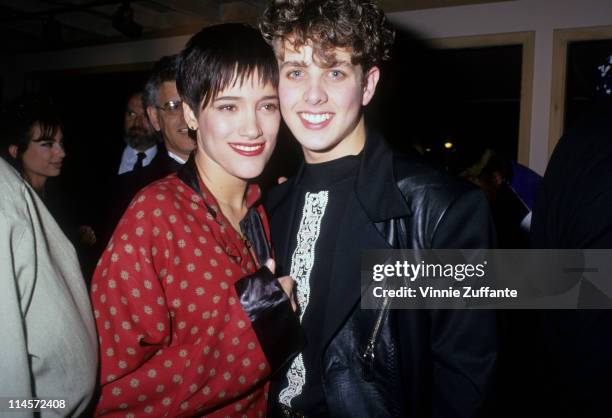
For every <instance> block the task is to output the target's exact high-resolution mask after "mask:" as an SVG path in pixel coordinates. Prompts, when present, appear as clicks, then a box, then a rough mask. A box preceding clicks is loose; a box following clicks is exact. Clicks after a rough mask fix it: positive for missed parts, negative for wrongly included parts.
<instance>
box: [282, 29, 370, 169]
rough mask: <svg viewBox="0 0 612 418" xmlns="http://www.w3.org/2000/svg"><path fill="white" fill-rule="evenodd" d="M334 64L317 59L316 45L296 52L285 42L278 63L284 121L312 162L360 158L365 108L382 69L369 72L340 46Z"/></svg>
mask: <svg viewBox="0 0 612 418" xmlns="http://www.w3.org/2000/svg"><path fill="white" fill-rule="evenodd" d="M330 52H332V53H331V54H330V55H332V56H333V57H334V59H333V60H332V61H333V62H331V63H330V65H327V64H325V63H321V62H319V61H318V60H316V58H315V57H313V49H312V46H309V45H304V46H303V47H301V48H300V49H298V50H297V51H296V50H294V49H293V48H292V46H291V43H290V42H287V41H286V42H285V44H284V46H283V51H282V53H281V54H278V55H280V56H282V59H280V60H279V66H280V81H279V87H278V94H279V98H280V105H281V112H282V114H283V119H284V120H285V122H286V123H287V126H289V129H291V132H292V133H293V135H294V136H295V138H296V139H297V140H298V142H299V143H300V144H301V145H302V150H303V152H304V157H305V159H306V161H307V162H309V163H319V162H325V161H331V160H335V159H337V158H340V157H343V156H346V155H356V154H358V153H359V152H360V151H361V150H362V149H363V146H364V144H365V126H364V122H363V113H362V107H363V106H365V105H367V104H368V103H369V102H370V100H371V99H372V96H373V95H374V91H375V89H376V84H377V82H378V76H379V70H378V68H377V67H372V68H371V69H370V70H369V71H368V72H367V73H366V74H364V73H363V70H362V68H361V66H360V65H354V64H352V63H351V54H350V52H349V51H348V50H346V49H341V48H336V49H335V50H334V51H330Z"/></svg>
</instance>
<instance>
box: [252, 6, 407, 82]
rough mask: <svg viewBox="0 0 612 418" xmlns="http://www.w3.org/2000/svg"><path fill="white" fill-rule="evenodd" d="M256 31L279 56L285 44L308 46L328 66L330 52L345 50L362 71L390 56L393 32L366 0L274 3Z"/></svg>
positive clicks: (377, 10) (382, 14) (376, 8)
mask: <svg viewBox="0 0 612 418" xmlns="http://www.w3.org/2000/svg"><path fill="white" fill-rule="evenodd" d="M259 28H260V29H261V33H262V34H263V36H264V38H265V39H266V40H267V41H268V42H269V43H270V44H272V45H273V46H274V49H275V51H276V53H277V54H278V55H280V57H282V54H283V46H284V44H285V42H286V41H287V42H289V44H290V45H291V46H292V47H293V48H295V49H299V48H301V47H302V46H304V45H306V44H308V43H309V42H310V43H312V47H313V49H314V55H315V58H317V59H318V60H320V61H321V62H323V63H324V64H328V65H330V64H331V63H332V62H333V58H334V57H333V53H331V51H333V49H335V48H347V49H349V50H350V51H351V55H352V63H353V64H354V65H361V67H362V69H363V70H364V71H367V70H369V69H370V68H372V67H373V66H375V65H380V63H381V62H382V61H384V60H387V59H389V58H390V57H391V46H392V45H393V40H394V37H395V31H394V30H393V28H392V26H391V25H390V23H389V22H388V21H387V18H386V17H385V13H384V12H383V11H382V10H381V9H380V8H379V7H378V6H377V5H376V4H375V3H374V2H372V1H370V0H274V1H273V2H272V4H271V5H270V6H269V7H268V8H267V9H266V11H265V12H264V15H263V18H262V20H261V22H260V25H259Z"/></svg>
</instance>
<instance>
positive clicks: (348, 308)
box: [322, 196, 390, 346]
mask: <svg viewBox="0 0 612 418" xmlns="http://www.w3.org/2000/svg"><path fill="white" fill-rule="evenodd" d="M346 213H347V214H350V216H345V217H344V219H343V220H342V224H341V227H340V234H339V236H338V240H337V243H336V249H335V252H334V254H333V257H334V258H333V260H334V263H333V267H332V275H331V277H330V280H331V283H330V288H329V296H328V299H327V310H326V315H325V317H326V320H325V324H324V325H323V333H322V340H323V344H324V346H327V344H328V343H329V342H330V341H331V339H332V338H333V336H334V335H335V334H336V332H337V331H338V330H339V329H340V328H341V327H342V325H344V323H345V322H346V320H347V318H348V316H349V315H350V314H351V312H352V311H353V309H354V308H355V305H357V304H358V303H359V301H360V298H361V256H362V252H363V251H364V250H369V249H385V248H390V247H389V245H388V244H387V242H386V241H385V240H384V239H383V237H382V236H381V235H380V234H379V232H378V231H377V230H376V228H375V226H374V224H373V223H372V221H371V220H370V219H369V218H368V216H367V215H366V213H365V212H364V210H363V208H362V207H361V205H360V204H359V202H358V201H357V199H356V198H355V197H354V196H353V197H351V199H350V202H349V206H348V208H347V211H346Z"/></svg>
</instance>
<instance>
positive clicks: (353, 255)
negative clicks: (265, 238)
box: [268, 132, 497, 418]
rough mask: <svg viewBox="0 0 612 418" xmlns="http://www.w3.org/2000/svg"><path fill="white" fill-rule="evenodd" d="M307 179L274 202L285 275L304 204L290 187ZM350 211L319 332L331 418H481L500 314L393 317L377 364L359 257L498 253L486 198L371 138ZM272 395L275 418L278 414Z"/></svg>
mask: <svg viewBox="0 0 612 418" xmlns="http://www.w3.org/2000/svg"><path fill="white" fill-rule="evenodd" d="M300 175H301V170H300V171H299V172H298V174H297V175H296V176H295V177H294V178H292V179H290V180H289V181H288V182H286V183H284V184H283V185H281V186H280V187H279V188H277V189H275V190H274V191H273V193H272V194H271V196H270V199H269V202H270V204H269V205H268V206H269V210H270V216H271V227H272V242H273V244H274V246H275V250H276V255H277V261H278V263H279V264H280V267H281V274H287V271H288V269H289V262H290V258H291V254H289V251H290V249H289V242H290V239H289V238H290V237H289V234H290V232H288V231H291V225H292V224H293V222H294V219H293V217H294V216H295V213H296V210H297V208H296V206H297V204H298V202H299V197H298V196H296V195H297V193H295V192H294V190H295V188H294V187H292V186H293V185H294V184H297V182H299V179H300ZM347 205H348V209H347V213H350V214H351V216H350V217H349V216H347V217H346V219H344V220H342V221H341V223H342V225H341V227H340V231H341V233H340V235H339V236H338V241H337V242H338V244H337V248H336V251H335V253H334V254H333V255H331V256H333V257H334V270H333V275H332V277H331V278H330V294H329V302H328V305H327V315H326V321H325V323H324V324H323V333H322V336H323V337H322V338H323V343H324V345H325V350H324V354H323V357H322V358H321V362H322V363H321V364H322V368H321V369H322V371H323V378H322V380H323V387H324V391H325V399H326V402H327V407H328V413H329V415H330V416H334V417H377V418H378V417H440V418H442V417H444V418H451V417H473V416H478V414H479V413H480V410H481V408H482V406H483V404H484V400H485V397H486V395H487V392H488V389H489V386H490V384H491V381H492V377H493V373H494V369H495V364H496V357H497V345H496V341H497V334H496V319H495V314H494V312H487V311H469V310H462V311H459V310H388V311H387V312H386V313H385V314H384V316H383V320H382V322H381V326H380V333H379V335H378V337H377V339H376V344H375V346H374V357H373V362H372V358H371V357H370V356H367V358H364V352H365V350H366V346H367V344H368V340H369V339H370V337H371V335H372V330H373V329H374V326H375V322H376V319H377V317H378V315H379V313H380V312H379V311H376V310H366V309H361V307H360V303H359V302H360V297H361V295H360V292H361V286H360V257H361V252H362V251H363V250H367V249H390V248H424V249H429V248H487V247H491V246H492V245H493V244H494V232H493V227H492V224H491V221H490V216H489V211H488V204H487V202H486V199H485V197H484V194H483V193H482V192H481V191H480V190H478V189H476V188H475V187H473V186H471V185H470V184H468V183H467V182H463V181H462V180H460V179H456V178H454V177H451V176H449V175H447V174H446V173H444V172H443V171H439V170H436V169H434V168H431V167H430V166H428V165H427V164H424V163H423V162H422V161H420V160H419V159H418V158H416V157H410V156H400V155H397V154H395V153H394V152H393V151H392V150H391V149H390V148H389V147H388V146H387V145H386V143H385V141H384V139H383V138H382V137H380V136H378V135H377V134H375V133H372V132H368V136H367V140H366V146H365V149H364V152H363V156H362V160H361V163H360V168H359V173H358V176H357V180H356V184H355V198H354V199H352V201H349V202H347ZM306 367H308V366H307V365H306ZM275 389H276V388H274V385H273V390H272V392H271V395H270V398H271V402H270V406H271V409H270V412H271V415H272V416H274V415H276V414H277V413H278V412H279V409H278V406H277V405H275V400H276V399H275V397H276V393H275ZM297 412H298V413H301V414H302V415H306V416H307V415H308V414H307V411H297ZM304 412H306V413H305V414H304Z"/></svg>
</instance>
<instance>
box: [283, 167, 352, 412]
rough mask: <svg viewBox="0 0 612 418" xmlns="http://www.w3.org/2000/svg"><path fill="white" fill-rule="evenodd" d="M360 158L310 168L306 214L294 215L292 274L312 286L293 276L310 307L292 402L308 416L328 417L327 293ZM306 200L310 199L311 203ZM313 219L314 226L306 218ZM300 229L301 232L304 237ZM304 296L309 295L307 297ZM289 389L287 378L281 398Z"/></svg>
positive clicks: (305, 180)
mask: <svg viewBox="0 0 612 418" xmlns="http://www.w3.org/2000/svg"><path fill="white" fill-rule="evenodd" d="M359 160H360V156H346V157H342V158H339V159H337V160H333V161H328V162H325V163H319V164H306V165H305V168H304V172H303V177H302V178H301V180H300V182H299V183H298V184H297V188H298V194H299V195H300V196H301V203H300V205H299V206H298V207H299V208H302V210H301V213H300V214H299V216H296V217H295V222H294V225H293V227H292V229H293V233H292V236H293V238H292V241H291V251H290V254H292V261H291V272H292V275H301V276H302V277H304V279H307V280H308V286H303V287H305V289H300V285H299V283H300V282H299V278H298V277H294V279H296V281H297V285H296V288H297V292H298V304H300V305H304V304H305V306H306V309H305V310H304V312H303V316H302V317H301V319H302V327H303V329H304V332H305V334H306V340H307V345H306V347H305V349H304V351H303V352H302V359H303V365H304V369H305V373H306V375H305V382H304V384H303V386H302V387H301V393H300V394H299V395H297V396H295V397H294V398H293V400H292V401H291V407H292V408H293V409H294V410H296V411H299V412H300V413H303V414H305V415H306V416H308V417H309V418H311V417H320V416H326V415H327V406H326V403H325V396H324V392H323V386H322V382H321V375H322V373H321V358H322V354H323V349H324V347H323V346H322V345H321V344H320V343H319V341H320V340H321V330H322V326H321V325H322V324H323V323H324V321H325V319H326V307H327V295H328V290H329V282H330V279H331V277H330V275H331V272H332V268H333V260H334V253H335V251H336V244H337V242H336V241H337V240H336V237H337V236H338V232H339V230H338V228H339V226H340V220H341V219H342V218H343V217H344V216H346V214H345V211H346V207H347V204H346V202H347V201H348V199H349V197H350V196H351V193H353V190H354V184H355V178H356V176H357V171H358V168H359ZM307 196H310V197H309V198H308V199H307ZM312 204H314V205H315V206H316V207H315V208H314V209H313V208H312V207H307V206H312ZM313 211H314V212H317V213H313ZM308 216H310V218H309V219H310V222H308V221H306V220H305V218H306V217H308ZM313 220H314V222H313ZM300 228H302V230H301V233H300V232H299V231H300ZM317 233H318V236H316V234H317ZM298 235H300V236H299V237H298ZM298 241H299V244H300V246H301V247H302V252H301V255H302V256H301V257H299V256H298V254H297V253H299V251H296V247H297V246H298ZM305 260H306V261H305ZM309 264H310V266H309ZM299 272H301V273H299ZM300 291H301V292H302V295H303V296H302V303H300V297H299V295H300ZM304 293H306V294H307V296H304ZM305 298H307V301H305ZM301 314H302V312H301V311H300V315H301ZM296 361H299V360H296ZM289 373H291V369H290V370H289ZM302 373H303V370H302ZM287 386H288V380H287V378H285V381H284V382H283V384H282V385H281V386H280V387H281V394H282V393H283V392H282V389H284V388H286V387H287Z"/></svg>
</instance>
